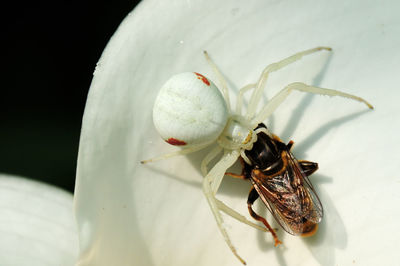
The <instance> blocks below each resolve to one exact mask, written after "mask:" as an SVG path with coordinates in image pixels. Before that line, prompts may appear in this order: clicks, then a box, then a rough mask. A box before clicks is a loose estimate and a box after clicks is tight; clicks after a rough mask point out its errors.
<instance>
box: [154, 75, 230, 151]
mask: <svg viewBox="0 0 400 266" xmlns="http://www.w3.org/2000/svg"><path fill="white" fill-rule="evenodd" d="M153 120H154V125H155V127H156V129H157V131H158V133H159V134H160V135H161V137H162V138H163V139H164V140H165V141H167V142H168V143H170V144H172V145H179V146H182V145H202V144H206V143H211V142H213V141H215V140H216V139H217V138H218V136H219V135H220V134H221V132H222V130H223V129H224V127H225V125H226V122H227V120H228V109H227V106H226V103H225V100H224V97H223V96H222V94H221V92H220V91H219V90H218V88H217V87H216V86H215V85H214V83H212V82H211V81H210V80H209V79H208V78H206V77H205V76H203V75H201V74H199V73H193V72H186V73H181V74H178V75H175V76H173V77H172V78H170V79H169V80H168V81H167V82H166V83H165V84H164V86H162V88H161V90H160V92H159V94H158V96H157V99H156V101H155V104H154V108H153Z"/></svg>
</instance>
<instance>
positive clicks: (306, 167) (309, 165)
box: [298, 160, 318, 176]
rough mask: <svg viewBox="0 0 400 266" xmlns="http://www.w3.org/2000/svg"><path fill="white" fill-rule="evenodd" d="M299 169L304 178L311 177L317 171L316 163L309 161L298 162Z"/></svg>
mask: <svg viewBox="0 0 400 266" xmlns="http://www.w3.org/2000/svg"><path fill="white" fill-rule="evenodd" d="M298 162H299V164H300V166H301V169H303V171H304V174H305V175H306V176H310V175H312V174H313V173H314V172H315V171H317V170H318V163H314V162H310V161H305V160H298Z"/></svg>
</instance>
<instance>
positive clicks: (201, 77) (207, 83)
mask: <svg viewBox="0 0 400 266" xmlns="http://www.w3.org/2000/svg"><path fill="white" fill-rule="evenodd" d="M194 73H195V74H196V75H197V78H198V79H200V80H201V81H203V82H204V84H206V85H207V86H210V82H209V81H208V79H207V78H206V77H205V76H203V75H202V74H199V73H197V72H194Z"/></svg>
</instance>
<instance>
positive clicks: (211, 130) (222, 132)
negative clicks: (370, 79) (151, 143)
mask: <svg viewBox="0 0 400 266" xmlns="http://www.w3.org/2000/svg"><path fill="white" fill-rule="evenodd" d="M321 50H328V51H330V50H331V48H328V47H316V48H314V49H310V50H306V51H303V52H299V53H297V54H295V55H292V56H290V57H288V58H286V59H284V60H282V61H279V62H277V63H273V64H270V65H268V66H267V67H266V68H265V69H264V71H263V72H262V74H261V76H260V78H259V79H258V81H257V82H256V83H254V84H249V85H247V86H245V87H243V88H242V89H240V90H239V94H238V97H237V101H236V109H235V111H234V112H233V111H232V110H231V107H230V100H229V91H228V87H227V84H226V81H225V79H224V78H223V76H222V75H221V73H220V71H219V70H218V68H217V66H216V65H215V64H214V63H213V62H212V60H211V59H210V57H209V56H208V54H207V52H204V55H205V57H206V60H207V62H208V63H209V64H210V65H211V67H212V69H213V71H214V72H215V74H216V76H217V77H218V79H219V82H220V83H221V86H222V94H221V92H220V91H219V90H218V88H217V87H216V86H215V85H214V84H213V83H212V82H211V81H210V80H209V79H207V78H206V77H204V76H203V75H201V74H198V73H191V72H190V73H182V74H178V75H175V76H173V77H172V78H171V79H169V80H168V81H167V82H166V83H165V85H164V86H163V87H162V88H161V90H160V92H159V94H158V96H157V99H156V102H155V104H154V109H153V120H154V125H155V127H156V128H157V130H158V132H159V133H160V135H161V137H162V138H163V139H164V140H165V141H167V142H168V143H170V144H172V145H179V146H182V147H184V148H183V149H182V150H179V151H176V152H172V153H169V154H165V155H162V156H159V157H156V158H153V159H150V160H145V161H142V163H147V162H154V161H157V160H162V159H166V158H170V157H173V156H177V155H184V154H189V153H192V152H195V151H198V150H200V149H203V148H205V147H207V146H209V145H210V144H213V143H215V142H217V143H218V145H217V146H216V147H215V148H214V149H212V150H211V151H210V152H209V153H208V154H207V155H206V156H205V158H204V159H203V161H202V162H201V171H202V174H203V175H204V176H205V178H204V180H203V192H204V194H205V196H206V198H207V201H208V203H209V205H210V208H211V210H212V213H213V215H214V217H215V220H216V222H217V225H218V228H219V230H220V232H221V233H222V235H223V237H224V239H225V242H226V243H227V244H228V246H229V248H230V249H231V251H232V252H233V254H234V255H235V256H236V257H237V258H238V259H239V260H240V261H241V262H242V263H243V264H245V261H244V260H243V259H242V258H241V257H240V256H239V255H238V253H237V252H236V249H235V247H234V246H233V244H232V242H231V240H230V238H229V236H228V233H227V231H226V229H225V227H224V225H223V220H222V216H221V213H220V211H222V212H225V213H226V214H228V215H230V216H232V217H233V218H235V219H237V220H239V221H240V222H243V223H245V224H248V225H250V226H253V227H255V228H258V229H261V230H264V231H265V230H266V229H264V228H263V227H260V226H259V225H257V224H255V223H253V222H250V221H248V220H247V219H246V218H245V217H244V216H242V215H241V214H239V213H238V212H236V211H235V210H233V209H231V208H230V207H228V206H227V205H225V204H224V203H223V202H221V201H220V200H218V199H217V198H216V197H215V195H216V193H217V191H218V188H219V186H220V184H221V182H222V179H223V177H224V175H225V172H226V170H227V169H228V168H229V167H230V166H232V165H233V164H234V163H235V161H236V160H237V159H238V158H239V156H242V158H243V159H244V160H245V161H248V159H247V157H246V155H245V153H244V151H245V150H251V149H252V147H253V143H254V142H256V141H257V133H258V130H264V131H267V130H266V129H265V128H263V129H257V130H254V129H255V128H256V127H257V125H258V124H259V123H261V122H263V121H264V120H266V119H267V118H268V117H269V116H270V115H271V114H272V113H273V112H274V110H275V109H276V108H277V107H278V106H279V105H280V104H281V103H282V102H283V101H284V100H285V99H286V97H287V96H289V94H290V93H291V92H292V91H293V90H298V91H303V92H310V93H315V94H321V95H328V96H341V97H346V98H350V99H353V100H356V101H359V102H362V103H365V104H366V105H367V106H368V107H369V108H370V109H373V107H372V105H371V104H369V103H368V102H367V101H365V100H364V99H362V98H360V97H357V96H354V95H351V94H347V93H344V92H340V91H336V90H331V89H324V88H318V87H314V86H309V85H306V84H304V83H299V82H296V83H292V84H289V85H287V86H286V87H285V88H284V89H283V90H281V91H280V92H279V93H278V94H276V95H275V96H274V97H273V98H272V99H271V100H270V101H269V102H268V103H267V104H266V105H265V106H264V107H263V108H262V109H261V111H260V112H259V113H257V114H256V109H257V106H258V104H259V101H260V99H261V97H262V94H263V89H264V87H265V83H266V81H267V78H268V75H269V74H270V73H271V72H274V71H277V70H279V69H281V68H283V67H285V66H287V65H289V64H291V63H293V62H295V61H297V60H299V59H301V58H302V57H303V56H305V55H308V54H311V53H314V52H317V51H321ZM251 89H253V92H252V94H251V97H250V100H249V104H248V108H247V111H246V112H245V113H244V114H242V101H243V94H244V93H245V92H246V91H249V90H251ZM265 133H267V134H269V135H271V133H270V132H265ZM221 152H223V155H222V157H221V159H220V160H219V161H218V162H217V163H216V164H215V166H214V167H213V168H212V169H211V170H210V171H209V172H208V171H207V165H208V164H209V162H210V161H211V160H212V159H214V158H215V157H216V156H217V155H218V154H220V153H221ZM249 164H251V163H249Z"/></svg>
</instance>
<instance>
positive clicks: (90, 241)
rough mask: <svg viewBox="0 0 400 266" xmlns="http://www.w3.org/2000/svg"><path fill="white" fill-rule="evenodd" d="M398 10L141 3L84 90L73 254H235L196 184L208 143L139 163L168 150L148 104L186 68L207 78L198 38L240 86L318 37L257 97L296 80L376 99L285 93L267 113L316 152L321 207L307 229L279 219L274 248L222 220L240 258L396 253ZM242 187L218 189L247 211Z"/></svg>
mask: <svg viewBox="0 0 400 266" xmlns="http://www.w3.org/2000/svg"><path fill="white" fill-rule="evenodd" d="M399 8H400V2H396V1H380V2H376V1H347V2H346V1H265V0H260V1H212V0H202V1H200V0H193V1H192V0H191V1H176V0H175V1H174V0H172V1H155V0H149V1H143V2H142V3H141V4H139V6H138V7H137V8H136V9H135V10H134V11H132V13H130V14H129V15H128V16H127V18H126V19H125V20H124V21H123V22H122V24H121V26H120V27H119V29H118V30H117V32H116V33H115V35H114V36H113V38H112V39H111V40H110V42H109V44H108V46H107V48H106V49H105V51H104V53H103V55H102V57H101V59H100V61H99V63H98V66H97V68H96V71H95V73H94V78H93V81H92V85H91V88H90V92H89V95H88V100H87V105H86V110H85V115H84V118H83V126H82V135H81V143H80V150H79V160H78V173H77V182H76V216H77V220H78V227H79V229H78V230H79V236H80V245H81V251H80V259H79V261H78V265H80V266H84V265H85V266H86V265H141V266H142V265H143V266H147V265H155V266H156V265H157V266H158V265H163V266H168V265H173V266H179V265H219V266H221V265H240V264H239V261H237V259H236V258H235V257H234V256H233V255H232V254H231V252H230V250H229V249H228V247H227V246H226V244H225V243H224V241H223V238H222V237H221V234H220V233H219V232H218V229H217V226H216V223H215V221H214V218H213V217H212V214H211V211H210V210H209V207H208V205H207V203H206V200H205V198H204V196H203V194H202V191H201V185H200V184H201V181H202V176H201V174H200V170H199V168H200V162H201V159H202V157H203V156H204V155H205V152H204V151H203V152H199V153H196V154H194V155H190V156H181V157H176V158H171V159H168V160H164V161H160V162H157V163H154V164H149V165H141V164H140V163H139V161H140V160H143V159H148V158H150V157H154V156H156V155H160V154H163V153H166V152H169V151H172V150H174V149H175V148H174V147H171V146H169V145H167V144H166V143H165V142H163V141H162V140H161V138H160V137H159V136H158V135H157V133H156V130H155V128H154V126H153V124H152V106H153V103H154V101H155V98H156V95H157V92H158V90H159V88H161V86H162V85H163V83H164V82H165V81H166V80H167V79H168V78H169V77H171V76H172V75H174V74H177V73H180V72H187V71H196V72H199V73H202V74H204V75H206V76H209V77H210V78H211V79H212V80H214V81H217V79H216V78H215V76H214V75H213V73H212V70H211V69H210V67H209V66H208V65H207V63H206V61H205V59H204V58H203V54H202V51H203V50H207V51H208V52H209V54H210V56H211V57H212V59H213V60H214V61H215V63H216V64H217V65H218V66H219V67H220V69H221V71H222V72H223V74H224V75H225V76H226V77H227V79H228V82H229V85H230V87H231V89H232V90H231V91H232V92H237V90H238V88H240V87H241V86H244V85H246V84H248V83H251V82H255V81H256V80H257V78H258V77H259V74H260V72H261V71H262V69H263V68H264V67H265V66H266V65H267V64H269V63H272V62H276V61H278V60H280V59H283V58H285V57H287V56H290V55H292V54H294V53H295V52H298V51H301V50H305V49H309V48H313V47H316V46H329V47H332V48H333V52H332V53H331V54H329V53H328V52H320V53H318V54H314V55H310V56H308V57H307V58H304V60H301V61H299V62H297V63H295V64H293V65H291V66H289V67H287V68H285V69H283V70H280V71H278V72H276V73H273V74H272V75H271V77H270V80H269V81H268V85H267V88H266V97H267V98H271V97H272V96H273V95H274V94H275V93H276V92H278V91H279V90H280V89H281V88H283V87H284V85H286V84H289V83H291V82H295V81H300V82H305V83H308V84H312V85H316V86H320V87H325V88H332V89H337V90H343V91H345V92H347V93H352V94H355V95H358V96H361V97H363V98H365V99H367V100H368V101H370V102H371V103H372V104H373V105H374V107H375V108H376V109H375V110H373V111H369V110H367V108H366V106H364V105H363V104H360V103H358V102H354V101H350V100H348V99H344V98H338V97H336V98H330V97H322V96H312V95H306V94H304V93H303V94H302V93H299V92H294V93H293V94H292V95H291V96H290V97H289V98H288V99H287V101H285V102H284V104H283V105H282V106H281V107H279V108H278V109H277V111H276V112H275V113H274V116H273V117H272V119H269V121H266V122H267V124H268V126H269V128H270V129H272V130H273V132H274V133H276V134H278V135H279V136H280V137H281V138H282V139H283V140H284V141H289V140H290V139H293V140H294V141H295V142H296V144H295V146H294V150H293V151H294V154H295V156H296V157H297V158H299V159H307V160H312V161H316V162H318V163H319V166H320V169H319V170H318V172H317V173H316V174H314V175H313V176H312V177H311V180H312V182H313V183H314V185H315V187H316V190H317V191H318V194H319V196H320V198H321V201H322V203H323V205H324V208H325V216H324V219H323V222H322V224H321V225H320V228H319V231H318V232H317V234H316V235H315V236H313V237H311V238H307V239H304V238H300V237H293V236H291V235H288V234H286V233H284V232H283V230H279V231H278V236H279V237H280V239H281V240H282V241H283V242H284V245H283V246H281V247H279V248H275V247H274V246H273V241H272V237H271V235H270V234H268V233H263V232H258V231H256V230H255V229H253V228H250V227H248V226H245V225H243V224H240V223H238V222H237V221H235V220H233V219H232V218H230V217H225V216H224V218H225V223H226V225H227V227H228V231H229V233H230V235H231V237H232V241H233V243H234V245H235V246H236V247H237V249H238V252H239V254H240V255H241V256H242V257H243V258H244V259H245V260H246V261H247V263H248V265H308V266H309V265H327V266H330V265H332V266H333V265H379V264H382V265H394V264H396V263H398V261H399V260H400V255H399V253H398V251H397V245H396V243H397V240H398V238H399V232H398V229H397V227H398V226H397V225H398V220H399V219H400V207H399V206H400V205H399V204H398V202H399V200H400V194H399V191H400V179H399V175H398V173H397V172H396V171H398V163H399V157H400V156H399V150H400V149H399V146H400V145H399V142H398V132H399V129H400V123H399V114H400V104H399V100H400V89H399V84H400V75H399V73H398V72H399V66H398V65H399V62H400V52H399V47H400V16H399V15H398V10H399ZM216 84H217V85H218V82H216ZM233 98H234V97H233ZM249 188H250V185H249V184H248V183H246V182H244V181H242V180H232V179H229V178H225V180H224V182H223V183H222V187H221V189H220V192H219V193H218V195H217V196H218V197H219V198H220V199H222V200H223V201H224V202H225V203H227V204H228V205H230V206H232V207H233V208H234V209H236V210H238V211H239V212H241V213H243V214H244V215H246V216H247V217H249V215H248V214H247V206H246V200H247V193H248V190H249ZM257 208H259V210H260V212H261V213H262V214H266V211H265V208H262V206H261V204H259V205H258V206H257ZM267 217H268V219H269V220H270V221H271V223H272V225H273V226H275V227H276V226H277V224H276V223H275V222H272V219H271V217H270V216H269V215H268V214H267Z"/></svg>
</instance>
